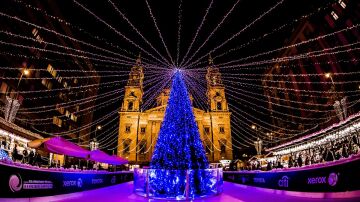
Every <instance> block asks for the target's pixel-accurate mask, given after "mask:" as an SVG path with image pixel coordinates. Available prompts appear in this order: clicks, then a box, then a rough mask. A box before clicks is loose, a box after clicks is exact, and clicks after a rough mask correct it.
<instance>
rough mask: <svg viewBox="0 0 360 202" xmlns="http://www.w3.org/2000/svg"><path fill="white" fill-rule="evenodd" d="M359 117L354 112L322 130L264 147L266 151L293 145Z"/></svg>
mask: <svg viewBox="0 0 360 202" xmlns="http://www.w3.org/2000/svg"><path fill="white" fill-rule="evenodd" d="M359 117H360V112H359V113H356V114H353V115H351V116H349V117H348V118H347V119H345V120H344V121H340V122H338V123H335V124H333V125H331V126H329V127H327V128H325V129H323V130H320V131H317V132H315V133H311V134H308V135H305V136H302V137H300V138H298V139H295V140H292V141H289V142H286V143H283V144H280V145H278V146H275V147H272V148H268V149H266V151H274V150H278V149H281V148H284V147H287V146H291V145H294V144H296V143H299V142H302V141H304V140H307V139H311V138H317V137H318V136H319V135H320V134H323V133H327V132H330V131H331V130H334V129H337V128H339V127H342V126H344V125H347V124H348V123H349V122H351V121H354V120H357V119H358V118H359Z"/></svg>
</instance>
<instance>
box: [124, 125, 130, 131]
mask: <svg viewBox="0 0 360 202" xmlns="http://www.w3.org/2000/svg"><path fill="white" fill-rule="evenodd" d="M130 129H131V127H130V125H127V126H126V127H125V132H126V133H130V131H131V130H130Z"/></svg>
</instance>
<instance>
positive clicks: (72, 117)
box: [70, 114, 77, 122]
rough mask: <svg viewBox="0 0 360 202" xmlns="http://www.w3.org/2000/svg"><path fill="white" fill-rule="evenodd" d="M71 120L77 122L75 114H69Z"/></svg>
mask: <svg viewBox="0 0 360 202" xmlns="http://www.w3.org/2000/svg"><path fill="white" fill-rule="evenodd" d="M70 119H71V120H73V121H74V122H77V116H75V115H74V114H71V118H70Z"/></svg>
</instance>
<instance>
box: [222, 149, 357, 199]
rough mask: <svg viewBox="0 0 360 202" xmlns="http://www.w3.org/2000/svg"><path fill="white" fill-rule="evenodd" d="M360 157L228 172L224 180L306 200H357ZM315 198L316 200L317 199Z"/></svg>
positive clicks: (225, 173)
mask: <svg viewBox="0 0 360 202" xmlns="http://www.w3.org/2000/svg"><path fill="white" fill-rule="evenodd" d="M359 169H360V156H359V155H357V156H352V157H350V158H347V159H342V160H339V161H334V162H330V163H323V164H316V165H312V166H306V167H301V168H290V169H276V170H272V171H225V172H224V181H228V182H233V183H237V184H241V185H246V186H252V187H258V188H264V189H269V191H275V192H278V193H287V194H288V195H291V194H292V195H302V196H306V197H315V196H317V197H320V198H321V197H324V196H334V197H333V198H337V197H336V196H341V197H346V196H348V197H350V198H351V197H353V196H354V197H358V196H359V192H360V172H359ZM317 197H315V198H317Z"/></svg>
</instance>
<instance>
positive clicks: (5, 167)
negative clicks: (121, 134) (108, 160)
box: [0, 162, 133, 201]
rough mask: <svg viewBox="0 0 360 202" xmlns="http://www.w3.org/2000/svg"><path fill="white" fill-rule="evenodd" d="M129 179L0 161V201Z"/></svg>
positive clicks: (124, 175)
mask: <svg viewBox="0 0 360 202" xmlns="http://www.w3.org/2000/svg"><path fill="white" fill-rule="evenodd" d="M132 180H133V173H132V172H127V171H119V172H106V171H69V170H51V169H41V168H34V167H31V166H28V167H25V166H24V165H16V164H13V165H10V164H7V163H3V162H0V187H1V190H0V198H20V197H38V196H50V195H58V194H65V193H72V192H79V191H85V190H90V189H96V188H100V187H106V186H110V185H115V184H120V183H124V182H129V181H132ZM0 201H1V199H0Z"/></svg>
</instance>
